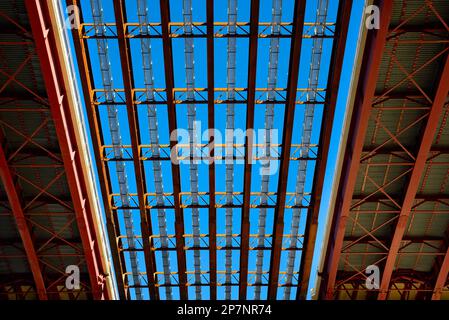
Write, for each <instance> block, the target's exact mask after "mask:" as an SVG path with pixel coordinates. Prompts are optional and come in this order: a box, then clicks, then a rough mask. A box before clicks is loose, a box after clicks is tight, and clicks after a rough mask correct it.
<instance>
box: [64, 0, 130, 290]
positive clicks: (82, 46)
mask: <svg viewBox="0 0 449 320" xmlns="http://www.w3.org/2000/svg"><path fill="white" fill-rule="evenodd" d="M67 5H68V6H70V5H74V6H76V7H77V8H78V10H79V19H80V22H81V23H82V21H83V14H82V8H81V4H80V3H79V1H78V0H67ZM72 36H73V40H74V41H73V42H74V48H75V52H76V59H77V64H78V68H79V70H80V71H79V75H80V79H81V85H82V88H83V97H84V102H85V105H86V110H87V111H86V113H87V119H88V122H89V127H90V137H91V139H92V140H91V141H92V146H93V150H94V155H95V164H96V167H97V172H98V180H99V182H100V190H101V195H102V198H103V205H104V208H105V216H106V228H107V231H108V232H107V233H108V237H109V245H110V247H111V256H112V261H113V264H114V272H115V281H116V283H117V289H118V295H119V298H120V299H128V298H129V290H128V289H127V288H126V287H125V285H127V279H126V278H124V277H123V274H124V273H125V272H126V267H125V256H124V254H123V252H120V251H119V247H120V246H121V244H120V243H119V241H118V235H119V234H120V227H119V221H118V217H117V215H116V214H114V212H113V209H112V206H111V203H110V201H109V195H110V194H111V193H112V191H111V190H112V186H111V180H110V177H109V170H108V168H107V163H106V162H105V161H102V151H101V150H102V149H101V147H102V145H103V144H104V142H103V134H102V128H101V120H100V116H99V113H98V111H97V108H96V107H95V105H94V103H93V100H92V97H93V95H92V93H93V74H92V68H91V63H90V61H91V60H90V55H89V50H88V46H87V42H86V40H85V39H82V38H81V36H80V30H78V29H76V28H73V29H72Z"/></svg>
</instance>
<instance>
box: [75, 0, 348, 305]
mask: <svg viewBox="0 0 449 320" xmlns="http://www.w3.org/2000/svg"><path fill="white" fill-rule="evenodd" d="M231 3H234V2H233V1H231ZM68 4H75V5H78V6H79V7H80V9H85V10H87V9H86V8H81V7H82V6H81V5H80V2H79V1H76V0H73V1H68ZM139 6H141V7H140V9H139V10H140V11H139V12H140V13H139V15H140V16H139V17H140V20H139V22H138V23H135V22H130V21H128V20H127V19H128V18H127V15H126V11H125V1H121V0H117V1H114V17H115V22H113V23H109V22H107V23H105V22H102V23H100V24H98V22H97V23H96V24H94V23H91V22H85V21H83V19H82V17H81V27H80V28H79V29H78V30H73V32H72V35H73V38H74V42H75V50H76V56H77V60H78V65H79V68H80V74H81V82H82V85H83V91H84V100H85V103H86V106H87V113H88V118H89V125H90V127H91V131H92V142H93V147H94V150H95V158H96V164H97V168H98V171H99V177H100V179H99V180H100V185H101V191H102V194H103V202H104V203H105V208H106V216H107V221H108V233H109V239H110V241H111V242H112V244H111V247H112V248H111V249H112V252H113V258H114V265H115V270H116V277H117V279H119V280H118V282H119V292H120V296H121V297H122V298H130V294H129V292H130V290H132V291H134V292H137V291H136V289H143V288H148V289H149V294H150V298H151V299H160V298H161V292H162V291H161V288H164V289H162V290H165V298H167V299H169V298H170V297H172V296H171V295H170V292H172V291H173V292H175V290H176V291H177V290H179V297H180V298H181V299H187V298H192V297H191V295H189V294H188V288H189V287H193V288H195V297H196V298H200V297H201V296H202V292H203V291H201V287H205V286H206V287H209V288H210V298H211V299H216V298H217V287H220V286H223V287H224V288H225V292H226V294H225V296H226V298H231V296H232V294H231V292H232V288H231V287H233V286H238V293H239V298H240V299H248V298H249V297H248V293H247V288H248V287H251V286H255V287H267V288H268V296H269V298H276V291H277V288H278V287H285V288H287V287H289V288H290V287H292V288H293V287H296V288H298V286H299V289H298V294H297V298H298V299H303V298H305V296H304V292H307V284H308V277H309V274H310V267H311V266H310V265H311V263H310V262H311V253H312V252H313V246H314V242H315V237H316V231H317V228H316V224H317V215H318V211H319V203H320V194H321V190H322V184H323V179H324V171H325V167H326V161H327V151H328V147H329V140H330V134H331V130H332V122H333V115H334V110H335V104H336V97H337V92H338V83H339V78H340V73H341V66H342V62H343V61H342V60H343V59H342V58H343V54H344V48H345V41H346V34H347V28H348V22H349V14H348V12H350V9H351V8H352V1H344V0H343V1H340V5H339V11H338V20H337V23H328V22H323V23H317V22H312V23H309V22H305V21H304V10H305V1H296V4H295V14H294V20H293V22H288V23H287V22H282V21H280V22H279V23H278V27H279V28H273V26H272V24H271V23H265V22H260V21H258V20H259V7H260V3H259V1H255V0H253V1H251V10H250V21H248V22H239V21H237V20H236V14H235V13H234V11H233V10H231V11H229V12H228V21H227V22H216V21H214V7H213V1H207V7H206V21H205V22H195V21H192V19H193V18H192V12H191V8H189V6H190V1H185V2H184V11H183V19H184V21H183V22H173V21H171V17H170V3H169V1H165V0H161V1H160V16H161V22H159V23H148V19H147V20H145V17H146V16H145V14H144V12H145V10H144V9H143V8H144V7H143V6H145V4H144V1H139ZM150 14H151V13H150ZM146 18H148V17H146ZM99 26H100V27H101V28H102V30H103V31H102V32H101V33H98V32H95V29H96V28H98V27H99ZM275 29H279V30H277V31H276V30H275ZM175 38H182V39H183V42H184V62H185V66H186V70H185V71H184V74H183V76H184V77H186V87H176V86H175V79H174V63H173V55H174V53H173V48H172V39H175ZM192 38H194V39H197V38H204V39H206V46H207V62H204V63H207V86H208V87H207V88H197V87H195V82H194V77H193V75H194V72H193V71H194V66H195V67H196V65H197V64H198V61H195V64H194V63H193V60H192V56H193V44H192V43H193V40H191V39H192ZM217 38H226V39H227V41H228V46H227V48H228V65H227V72H228V77H227V87H226V88H218V87H215V86H214V76H215V74H214V72H215V70H214V41H215V39H217ZM236 38H247V39H248V41H249V53H248V54H249V61H250V62H249V63H248V85H247V87H246V88H240V87H236V86H235V79H234V78H233V76H232V74H233V72H234V73H235V72H236V71H235V63H233V62H232V61H233V60H232V55H233V53H234V55H235V46H234V45H235V43H236ZM261 38H269V39H281V38H287V39H291V41H292V45H291V52H290V67H289V81H288V86H287V87H286V88H278V87H276V85H272V86H269V87H266V88H258V87H256V67H257V64H256V61H257V56H258V54H257V52H258V50H257V48H258V43H259V41H260V39H261ZM328 38H329V39H333V41H334V45H333V49H332V55H331V61H330V66H331V68H330V73H329V78H328V83H327V86H326V88H319V87H318V86H317V85H315V86H311V87H310V88H298V87H297V82H298V81H297V80H298V73H299V63H300V61H299V60H300V50H301V45H302V41H304V39H321V40H324V39H328ZM132 39H140V40H139V42H140V43H141V46H142V48H143V49H142V55H143V58H142V59H143V61H144V72H146V73H147V74H146V75H145V77H146V80H145V88H136V87H134V83H133V81H134V75H133V72H135V70H133V68H132V58H131V46H130V43H131V40H132ZM153 39H159V42H161V43H162V52H163V60H164V73H165V87H164V88H156V87H154V85H153V82H152V81H151V75H150V74H151V63H148V62H145V61H146V60H145V59H149V58H148V57H150V54H151V53H150V50H148V48H149V41H150V40H151V41H152V40H153ZM98 40H104V41H117V42H118V46H119V51H120V60H121V70H122V75H123V83H124V85H123V88H107V90H106V89H104V88H98V87H95V86H94V83H93V76H92V72H93V71H92V70H93V67H94V66H93V65H92V60H91V59H90V57H89V50H88V43H90V41H93V42H95V41H98ZM161 40H162V41H161ZM145 48H147V49H145ZM195 50H196V48H195ZM234 62H235V61H234ZM273 72H275V71H273ZM109 90H110V92H112V93H113V95H114V100H113V101H111V100H110V99H108V94H110V92H109ZM201 104H203V105H205V106H207V107H208V108H207V110H208V111H207V112H208V114H207V119H208V124H207V126H208V127H209V128H213V127H214V124H215V110H214V109H215V108H216V105H220V104H223V105H226V106H227V118H229V121H228V122H227V127H231V128H232V127H233V126H234V124H233V121H234V120H233V117H234V116H235V114H234V111H235V110H237V108H239V106H238V104H242V105H245V112H246V121H247V122H246V129H251V128H253V127H254V113H255V110H256V108H258V107H260V106H261V105H266V104H270V105H272V106H274V105H285V106H286V109H285V110H286V112H285V124H284V126H283V130H284V132H283V141H282V143H281V144H274V143H273V144H270V150H269V152H268V153H269V156H268V160H270V161H277V160H280V162H281V171H280V174H279V177H280V180H279V183H278V187H277V191H276V192H267V191H264V190H262V191H261V192H254V190H252V189H251V177H252V174H251V173H252V170H251V168H252V163H251V162H250V160H251V159H252V158H253V159H254V160H257V159H262V158H263V159H267V156H266V154H267V152H266V150H265V148H263V146H262V145H258V144H255V143H253V140H252V137H247V138H246V140H245V141H244V143H243V144H237V143H234V142H229V141H223V142H217V141H214V140H213V139H212V137H211V136H210V137H209V139H208V141H204V143H189V144H186V145H177V144H176V141H171V142H170V143H169V144H161V143H159V142H158V139H152V141H151V144H150V145H145V144H142V143H141V142H140V139H141V133H140V131H139V130H140V129H139V121H138V120H139V119H138V117H139V116H138V112H137V107H139V106H141V105H144V106H148V108H149V109H148V110H150V109H151V110H153V111H154V110H155V108H158V107H159V106H162V107H164V108H166V110H167V115H168V119H167V120H168V127H169V130H170V132H173V131H174V130H175V129H177V127H178V122H177V120H178V121H179V113H178V112H177V110H178V109H179V108H180V105H185V106H186V107H187V108H188V118H189V123H190V120H192V119H194V118H195V117H196V116H197V110H195V108H196V107H198V105H201ZM301 105H307V106H309V108H314V107H316V106H321V107H322V108H323V110H324V115H323V120H322V123H321V126H322V129H321V133H320V140H319V141H320V142H319V144H318V145H316V144H311V143H310V141H305V142H304V143H305V144H307V146H306V147H307V150H308V152H304V145H303V144H294V143H292V141H291V140H292V139H291V137H292V130H293V118H294V113H295V106H301ZM111 106H114V107H116V108H118V109H117V110H120V108H123V110H126V112H127V115H128V121H129V130H130V137H131V144H120V145H117V144H112V145H111V144H105V142H104V139H105V138H104V136H103V131H102V125H104V124H103V123H102V121H101V119H100V117H99V115H100V113H101V112H103V111H104V110H107V108H110V107H111ZM153 111H152V112H153ZM151 117H153V116H149V122H150V123H153V122H152V121H153V120H155V118H154V119H153V118H151ZM154 117H155V116H154ZM158 117H159V115H158ZM190 129H191V127H190V124H189V130H190ZM205 129H207V128H205ZM153 131H154V133H152V132H153ZM151 134H157V127H156V126H155V124H154V123H153V124H150V135H151ZM211 142H212V143H213V147H214V148H213V151H212V152H210V150H209V148H208V147H207V144H209V143H211ZM175 148H177V150H181V149H182V151H183V155H185V156H183V157H182V158H181V159H180V160H184V163H185V164H187V165H189V170H190V171H189V183H190V189H191V190H190V191H188V192H187V191H183V190H181V175H180V165H179V164H176V163H174V162H171V163H170V164H169V167H170V170H171V177H172V178H171V181H170V184H169V185H171V186H172V187H173V189H172V191H171V192H164V191H163V190H162V188H160V187H156V192H148V190H146V188H147V184H146V183H145V181H146V180H147V179H149V178H148V174H149V173H148V172H146V171H145V170H144V168H145V167H144V165H145V164H146V163H148V164H150V165H151V166H152V167H153V168H158V167H160V166H161V165H164V161H165V162H166V161H170V159H171V158H170V151H171V150H173V149H175ZM118 149H119V152H117V150H118ZM259 149H263V150H262V151H259ZM198 152H199V154H200V155H201V156H200V157H199V156H198ZM229 154H231V159H232V160H233V161H241V162H242V164H243V165H244V183H243V191H242V192H240V191H235V190H234V187H233V181H232V180H229V179H227V180H229V185H228V184H227V186H226V190H223V191H220V190H217V189H216V186H215V180H216V167H217V165H216V162H217V161H219V160H223V163H225V164H226V162H225V161H224V160H225V157H226V156H227V155H228V156H229ZM208 157H209V159H211V158H212V159H214V160H215V162H214V164H213V165H210V166H209V167H208V173H209V183H208V190H206V191H203V190H197V183H198V180H197V178H196V174H197V172H196V170H195V166H193V165H192V164H193V163H194V162H193V161H194V160H204V159H207V158H208ZM291 161H302V162H306V161H314V162H316V168H315V174H314V181H313V184H314V185H316V186H315V187H314V191H313V192H312V194H310V193H309V192H304V193H303V195H302V201H297V198H298V197H297V193H293V192H287V186H286V177H287V175H288V165H289V163H290V162H291ZM114 163H126V164H127V165H128V166H130V167H133V168H134V172H135V173H136V181H137V189H136V191H133V192H131V191H130V192H129V193H128V194H127V197H126V201H123V197H122V196H121V194H120V192H118V190H116V189H113V188H112V185H111V180H110V176H109V175H110V172H109V171H110V168H111V165H113V164H114ZM167 164H168V163H167ZM226 166H227V171H228V172H229V173H230V174H229V175H227V177H231V178H232V171H233V170H234V165H230V164H226ZM158 170H159V169H156V171H154V169H153V171H154V172H158ZM155 180H158V179H156V175H155ZM158 181H159V180H158ZM158 183H159V182H157V183H156V184H158ZM166 183H167V181H164V186H165V185H166ZM295 199H296V200H295ZM201 209H207V210H208V219H209V221H208V226H209V232H208V233H207V234H203V233H201V232H200V230H199V228H197V227H196V226H197V224H198V221H197V220H198V219H197V218H198V216H197V210H201ZM221 209H222V210H224V211H227V215H228V218H230V219H228V220H227V227H226V233H225V234H219V233H217V226H216V223H217V211H218V210H221ZM234 209H240V210H241V213H242V214H241V233H240V234H235V232H232V229H233V225H232V215H231V214H230V213H231V212H232V210H234ZM251 209H274V210H275V211H276V213H275V219H276V220H275V223H274V225H275V228H274V230H273V234H266V232H258V233H257V234H252V233H250V210H251ZM286 209H298V210H299V209H306V210H307V211H308V213H307V227H306V233H307V236H306V237H304V235H301V234H295V235H292V234H284V230H283V227H282V226H283V220H284V219H283V212H284V210H286ZM129 210H131V211H132V210H138V211H139V212H140V214H141V215H140V217H141V219H142V221H143V222H142V225H141V234H137V233H136V235H129V234H127V233H125V232H123V230H121V229H120V227H119V221H122V220H123V217H124V215H125V214H126V212H127V211H129ZM154 210H155V211H154ZM187 210H189V211H187ZM156 211H157V212H158V215H159V214H160V213H161V212H166V213H165V214H169V213H170V214H174V218H175V219H174V220H175V221H174V222H175V223H174V228H175V232H174V233H173V234H166V233H165V231H166V226H163V227H162V228H161V221H162V220H163V219H162V220H160V219H158V220H157V222H158V224H157V225H158V226H159V234H158V233H157V232H155V230H152V229H151V225H152V219H154V218H155V217H156V216H155V215H152V213H153V212H156ZM224 211H223V212H224ZM186 212H189V213H190V212H191V213H192V217H191V218H190V217H189V219H185V218H186V217H185V215H186ZM198 212H199V211H198ZM190 220H192V222H193V229H192V234H186V232H185V226H184V223H185V221H186V223H187V221H190ZM153 225H155V224H154V222H153ZM153 229H154V228H153ZM129 243H135V244H136V245H135V246H129ZM204 250H206V251H208V252H209V266H208V267H207V265H205V264H204V262H203V263H202V264H200V265H198V263H197V262H198V261H197V260H198V257H199V254H200V252H202V251H204ZM190 251H192V253H193V257H194V261H196V262H195V263H194V268H193V270H188V268H187V263H186V262H187V261H186V260H187V259H186V255H187V253H190ZM222 251H224V252H225V255H226V259H225V260H224V261H227V262H226V263H223V268H222V267H221V266H217V255H218V253H221V252H222ZM250 251H258V252H262V251H263V252H270V254H271V264H270V269H269V271H263V270H261V269H260V268H259V270H258V271H252V270H249V267H248V264H249V261H248V260H249V252H250ZM283 251H286V252H291V251H295V252H296V251H298V252H301V251H304V253H305V257H306V259H307V262H305V263H304V264H301V267H300V270H298V271H292V270H290V271H289V272H285V271H282V269H281V268H280V253H281V252H283ZM133 252H143V253H144V256H145V259H146V270H144V271H141V272H139V273H138V274H137V276H138V277H139V278H140V279H141V281H140V282H139V283H137V282H136V281H133V280H132V279H133V278H135V277H136V273H135V272H134V271H132V270H127V268H125V262H126V261H127V259H129V258H127V257H129V255H130V254H131V253H133ZM159 253H160V254H161V255H162V257H166V258H162V260H163V261H164V262H163V267H162V269H163V270H159V267H157V268H156V267H155V265H154V264H155V259H156V258H155V257H156V255H157V254H159ZM169 253H173V255H169ZM233 254H239V259H240V261H239V263H240V270H234V269H233V268H232V266H231V264H230V261H231V260H230V259H231V257H232V255H233ZM169 256H170V257H171V259H173V257H176V265H177V271H171V270H170V268H168V266H169V264H171V263H172V260H170V261H168V259H167V257H169ZM225 264H226V266H224V265H225ZM299 275H301V276H299ZM146 282H147V283H146ZM258 289H260V288H258ZM304 290H305V291H304ZM300 291H301V294H300V293H299V292H300Z"/></svg>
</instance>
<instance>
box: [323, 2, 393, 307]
mask: <svg viewBox="0 0 449 320" xmlns="http://www.w3.org/2000/svg"><path fill="white" fill-rule="evenodd" d="M379 5H380V7H379V9H380V12H382V15H381V21H380V29H378V30H376V29H373V30H370V31H368V35H367V41H366V47H365V50H364V53H363V60H362V65H361V69H360V70H361V75H360V77H359V82H358V87H357V91H356V96H355V100H354V111H353V114H352V118H351V125H350V128H349V134H348V144H347V147H346V150H345V153H344V160H343V162H342V163H343V168H342V174H341V177H342V178H341V180H340V183H339V186H338V193H337V198H336V202H335V203H336V204H337V205H336V207H335V210H334V213H333V221H332V230H331V235H330V237H329V240H328V247H327V253H326V260H325V263H326V265H325V271H324V273H325V276H326V278H325V285H324V286H322V287H321V296H322V297H324V298H325V299H332V298H333V296H334V289H335V288H334V287H335V280H336V277H337V269H338V264H339V260H340V255H341V249H342V246H343V240H344V234H345V228H346V221H347V219H348V215H349V212H350V207H351V202H352V194H353V192H354V187H355V182H356V179H357V172H358V169H359V166H360V158H361V155H362V149H363V143H364V138H365V133H366V129H367V127H368V121H369V116H370V111H371V107H372V101H373V98H374V94H375V89H376V82H377V75H378V73H379V67H380V63H381V60H382V55H383V50H384V47H385V43H386V37H387V34H388V26H389V24H390V19H391V12H392V6H393V3H392V1H386V0H385V1H380V2H379Z"/></svg>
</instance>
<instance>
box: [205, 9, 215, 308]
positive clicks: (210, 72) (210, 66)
mask: <svg viewBox="0 0 449 320" xmlns="http://www.w3.org/2000/svg"><path fill="white" fill-rule="evenodd" d="M206 15H207V17H206V19H207V26H206V28H207V40H206V41H207V87H208V90H207V124H208V126H209V129H213V128H214V127H215V112H214V111H215V102H214V95H215V92H214V91H215V90H214V88H215V84H214V72H215V70H214V65H215V62H214V2H213V1H207V3H206ZM209 146H210V148H211V149H210V154H209V155H210V157H211V161H213V159H214V140H213V133H212V131H210V135H209ZM209 248H210V250H209V272H210V274H209V282H210V299H211V300H216V299H217V272H216V270H217V210H216V208H215V163H210V164H209Z"/></svg>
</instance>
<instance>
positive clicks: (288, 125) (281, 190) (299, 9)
mask: <svg viewBox="0 0 449 320" xmlns="http://www.w3.org/2000/svg"><path fill="white" fill-rule="evenodd" d="M305 7H306V1H302V0H296V1H295V8H294V17H293V38H292V41H291V49H290V60H289V61H290V62H289V68H288V82H287V103H286V104H285V113H284V124H283V132H282V154H281V160H280V167H279V180H278V187H277V190H278V191H277V192H278V197H277V206H276V209H275V211H274V223H273V240H272V244H273V246H272V247H273V249H272V251H271V257H270V275H269V280H268V299H270V300H274V299H276V296H277V288H278V279H279V268H280V259H281V250H280V248H281V247H282V234H283V232H284V211H285V198H286V192H287V177H288V169H289V158H290V146H291V143H292V131H293V123H294V122H293V119H294V116H295V100H296V88H297V84H298V75H299V60H300V57H301V47H302V33H303V28H304V15H305Z"/></svg>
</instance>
